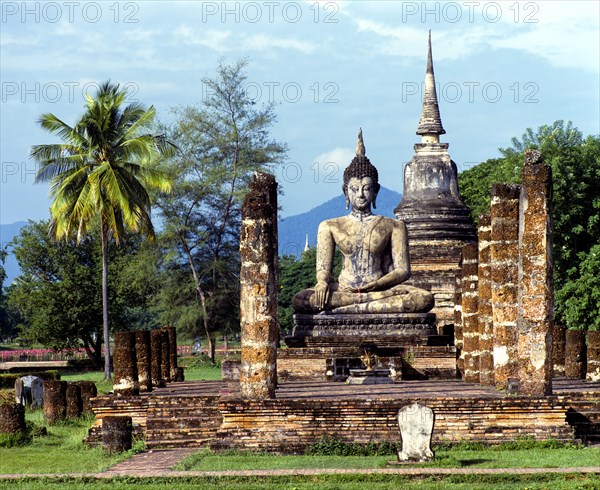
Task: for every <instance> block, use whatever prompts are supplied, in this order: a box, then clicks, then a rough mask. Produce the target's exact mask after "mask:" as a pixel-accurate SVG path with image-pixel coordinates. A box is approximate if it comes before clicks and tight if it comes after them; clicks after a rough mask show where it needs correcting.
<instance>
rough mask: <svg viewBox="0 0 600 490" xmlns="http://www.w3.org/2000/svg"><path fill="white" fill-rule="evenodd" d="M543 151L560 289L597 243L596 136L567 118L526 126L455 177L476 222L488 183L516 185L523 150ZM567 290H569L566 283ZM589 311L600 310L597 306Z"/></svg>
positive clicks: (599, 179) (599, 148) (599, 158)
mask: <svg viewBox="0 0 600 490" xmlns="http://www.w3.org/2000/svg"><path fill="white" fill-rule="evenodd" d="M527 148H538V149H539V150H541V152H542V155H543V158H544V161H545V163H546V164H548V165H550V166H551V167H552V175H553V199H554V209H553V222H554V232H553V241H554V261H555V288H556V290H557V291H560V290H561V289H562V288H564V287H566V286H567V285H568V284H569V283H570V282H572V281H577V280H578V278H579V276H580V274H581V267H580V264H581V263H582V261H583V260H584V259H585V258H586V257H587V256H588V254H589V253H590V250H591V249H592V247H593V246H594V245H597V244H599V243H600V192H598V189H600V137H599V136H597V135H595V136H588V137H586V138H584V137H583V135H582V133H581V132H580V131H579V130H578V129H577V128H575V127H573V125H572V124H571V123H570V122H568V123H566V124H565V123H564V122H563V121H556V122H554V123H553V124H552V125H544V126H541V127H540V128H538V130H537V131H533V130H532V129H527V130H526V132H525V133H524V134H523V135H522V137H521V139H517V138H513V139H512V146H511V147H508V148H501V149H500V152H501V154H502V155H503V157H502V158H499V159H493V160H487V161H486V162H483V163H481V164H480V165H477V166H475V167H473V168H471V169H469V170H466V171H464V172H462V173H461V174H460V175H459V184H460V189H461V194H462V196H463V198H464V200H465V202H466V204H467V205H468V206H469V207H470V208H471V210H472V215H473V218H474V219H475V220H476V221H477V218H478V216H479V215H480V214H483V213H488V212H489V206H490V194H491V189H492V185H493V184H494V183H496V182H508V183H520V181H521V170H522V168H523V161H524V159H523V152H524V151H525V150H526V149H527ZM568 289H569V291H573V290H574V289H572V287H571V286H569V288H568ZM566 297H567V296H565V294H559V295H557V313H558V319H559V321H565V322H567V324H568V325H569V326H570V327H571V328H577V325H575V324H574V323H573V322H574V321H575V320H574V318H575V316H573V315H570V316H568V317H567V316H565V315H566V311H567V310H565V308H564V305H562V304H561V301H563V299H564V298H566ZM590 311H595V312H597V313H598V314H600V306H598V305H597V306H596V307H595V309H594V307H592V309H591V310H590Z"/></svg>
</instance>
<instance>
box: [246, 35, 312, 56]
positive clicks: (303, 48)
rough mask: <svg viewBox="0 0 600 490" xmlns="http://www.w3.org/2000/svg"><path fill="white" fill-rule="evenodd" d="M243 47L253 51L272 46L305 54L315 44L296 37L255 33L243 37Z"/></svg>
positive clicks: (267, 48)
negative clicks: (289, 37)
mask: <svg viewBox="0 0 600 490" xmlns="http://www.w3.org/2000/svg"><path fill="white" fill-rule="evenodd" d="M244 47H245V48H248V49H251V50H254V51H266V50H270V49H273V48H283V49H292V50H296V51H300V52H302V53H305V54H310V53H312V52H314V51H315V49H316V46H315V45H314V44H313V43H310V42H307V41H298V40H297V39H288V38H277V37H273V36H267V35H265V34H255V35H252V36H247V37H245V38H244Z"/></svg>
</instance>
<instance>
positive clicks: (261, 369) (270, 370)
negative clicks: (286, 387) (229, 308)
mask: <svg viewBox="0 0 600 490" xmlns="http://www.w3.org/2000/svg"><path fill="white" fill-rule="evenodd" d="M240 254H241V263H242V268H241V271H240V297H241V300H240V323H241V329H242V365H241V375H240V391H241V394H242V397H243V398H244V399H247V400H262V399H266V398H275V388H276V386H277V340H278V335H279V324H278V317H277V295H278V281H277V182H275V178H274V177H273V176H272V175H270V174H266V173H262V172H256V173H255V174H254V181H253V182H252V183H251V184H250V192H249V193H248V194H247V195H246V198H245V199H244V204H243V206H242V231H241V237H240Z"/></svg>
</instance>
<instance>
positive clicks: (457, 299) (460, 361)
mask: <svg viewBox="0 0 600 490" xmlns="http://www.w3.org/2000/svg"><path fill="white" fill-rule="evenodd" d="M454 345H455V346H456V373H457V375H458V377H459V378H463V377H464V373H465V359H464V357H463V355H462V351H463V331H462V260H461V270H460V271H458V272H457V273H456V274H455V276H454Z"/></svg>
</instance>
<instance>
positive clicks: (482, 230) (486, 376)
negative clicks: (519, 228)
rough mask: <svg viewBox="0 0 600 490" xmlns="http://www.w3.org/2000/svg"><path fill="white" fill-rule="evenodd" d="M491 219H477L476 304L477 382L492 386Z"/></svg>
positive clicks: (487, 216) (488, 216) (486, 216)
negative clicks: (477, 341)
mask: <svg viewBox="0 0 600 490" xmlns="http://www.w3.org/2000/svg"><path fill="white" fill-rule="evenodd" d="M491 232H492V225H491V218H490V215H489V214H484V215H482V216H480V217H479V228H478V239H479V265H478V274H477V275H478V276H479V283H478V285H477V291H478V296H479V300H478V303H477V313H478V324H479V381H480V383H481V384H482V385H486V386H494V354H493V351H494V324H493V322H492V276H491V274H492V271H491V263H490V261H491V256H490V240H491Z"/></svg>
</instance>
